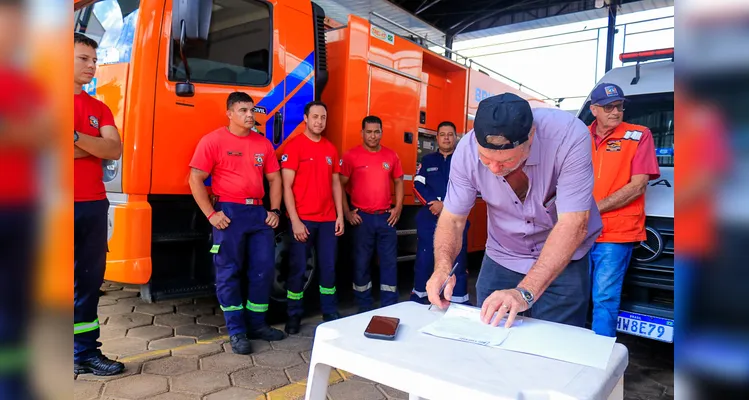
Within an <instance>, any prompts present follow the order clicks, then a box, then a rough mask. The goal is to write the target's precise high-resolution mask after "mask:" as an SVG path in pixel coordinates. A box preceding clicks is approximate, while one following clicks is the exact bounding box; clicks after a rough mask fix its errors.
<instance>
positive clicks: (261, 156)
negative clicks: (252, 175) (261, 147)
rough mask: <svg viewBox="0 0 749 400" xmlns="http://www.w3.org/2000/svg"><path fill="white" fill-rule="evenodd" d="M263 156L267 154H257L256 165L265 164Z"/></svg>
mask: <svg viewBox="0 0 749 400" xmlns="http://www.w3.org/2000/svg"><path fill="white" fill-rule="evenodd" d="M263 157H265V154H255V166H256V167H262V166H263Z"/></svg>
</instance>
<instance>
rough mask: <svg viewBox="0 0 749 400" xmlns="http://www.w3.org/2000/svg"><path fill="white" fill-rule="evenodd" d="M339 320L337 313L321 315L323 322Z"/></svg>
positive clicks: (339, 316)
mask: <svg viewBox="0 0 749 400" xmlns="http://www.w3.org/2000/svg"><path fill="white" fill-rule="evenodd" d="M339 318H341V314H338V313H337V312H334V313H328V314H323V315H322V320H323V322H328V321H335V320H337V319H339Z"/></svg>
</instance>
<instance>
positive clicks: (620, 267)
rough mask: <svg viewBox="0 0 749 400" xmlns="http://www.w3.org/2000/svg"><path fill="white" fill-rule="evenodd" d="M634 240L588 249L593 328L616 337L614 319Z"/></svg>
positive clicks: (601, 244)
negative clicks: (591, 286)
mask: <svg viewBox="0 0 749 400" xmlns="http://www.w3.org/2000/svg"><path fill="white" fill-rule="evenodd" d="M633 248H634V243H596V244H594V245H593V248H592V249H591V250H590V261H591V268H590V270H591V281H592V283H593V291H592V298H593V331H594V332H595V333H597V334H599V335H603V336H610V337H614V336H616V319H617V316H618V315H619V305H620V303H621V298H622V284H623V283H624V273H625V272H627V266H629V261H630V258H631V257H632V249H633Z"/></svg>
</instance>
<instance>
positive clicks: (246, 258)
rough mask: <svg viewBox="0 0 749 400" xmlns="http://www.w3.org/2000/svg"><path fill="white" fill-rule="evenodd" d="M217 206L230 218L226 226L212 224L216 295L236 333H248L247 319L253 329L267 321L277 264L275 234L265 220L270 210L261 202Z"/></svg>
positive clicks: (222, 203)
mask: <svg viewBox="0 0 749 400" xmlns="http://www.w3.org/2000/svg"><path fill="white" fill-rule="evenodd" d="M215 209H216V211H223V213H224V215H226V216H227V217H229V219H230V220H231V223H229V226H228V227H226V229H216V228H213V247H212V248H211V252H212V253H213V264H214V266H215V268H216V297H217V298H218V302H219V305H220V306H221V310H222V311H223V312H224V319H226V328H227V330H228V331H229V335H230V336H233V335H236V334H240V333H247V329H248V327H247V323H248V324H249V328H251V329H256V328H259V327H261V326H263V325H264V324H265V314H266V312H267V311H268V299H269V298H270V291H271V286H272V285H273V277H274V268H275V242H274V240H273V237H274V234H273V229H272V228H271V227H270V226H268V225H267V224H266V223H265V220H266V219H267V218H268V211H266V210H265V208H263V207H262V206H259V205H245V204H237V203H226V202H218V203H216V206H215ZM245 266H247V268H245ZM245 279H246V280H247V281H244V280H245ZM243 283H246V285H243ZM243 286H246V287H247V297H246V298H245V296H244V295H243V292H242V287H243ZM246 322H247V323H246Z"/></svg>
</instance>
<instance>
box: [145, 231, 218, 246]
mask: <svg viewBox="0 0 749 400" xmlns="http://www.w3.org/2000/svg"><path fill="white" fill-rule="evenodd" d="M208 238H209V235H208V234H207V233H203V232H180V233H157V234H154V235H153V237H152V238H151V240H152V241H153V242H154V243H168V242H193V241H207V240H208Z"/></svg>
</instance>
